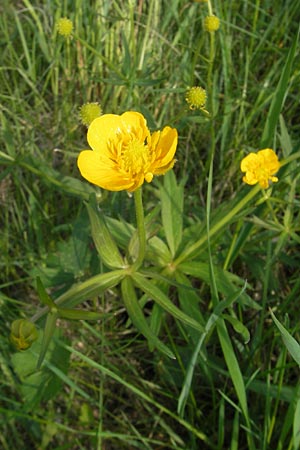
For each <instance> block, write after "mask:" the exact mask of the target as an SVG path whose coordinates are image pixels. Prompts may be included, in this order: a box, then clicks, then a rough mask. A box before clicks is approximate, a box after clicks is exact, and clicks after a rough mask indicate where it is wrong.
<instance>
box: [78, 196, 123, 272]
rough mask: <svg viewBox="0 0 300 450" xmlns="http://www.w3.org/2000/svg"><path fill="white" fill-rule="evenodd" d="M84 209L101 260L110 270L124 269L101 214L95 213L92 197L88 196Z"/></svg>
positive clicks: (95, 206) (95, 207) (94, 203)
mask: <svg viewBox="0 0 300 450" xmlns="http://www.w3.org/2000/svg"><path fill="white" fill-rule="evenodd" d="M86 207H87V210H88V213H89V217H90V222H91V229H92V236H93V240H94V243H95V246H96V249H97V251H98V253H99V255H100V258H101V260H102V261H103V263H104V264H105V265H106V266H107V267H109V268H110V269H117V268H121V267H124V265H125V263H124V261H123V259H122V256H121V255H120V252H119V249H118V247H117V245H116V243H115V241H114V239H113V238H112V236H111V234H110V232H109V230H108V228H107V225H106V223H105V221H104V218H103V216H102V214H101V212H100V211H97V205H96V200H95V197H94V196H92V195H91V196H90V200H89V203H87V204H86Z"/></svg>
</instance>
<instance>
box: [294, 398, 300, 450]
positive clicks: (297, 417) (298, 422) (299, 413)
mask: <svg viewBox="0 0 300 450" xmlns="http://www.w3.org/2000/svg"><path fill="white" fill-rule="evenodd" d="M299 430H300V398H298V399H297V403H296V408H295V414H294V420H293V437H294V450H298V449H299V447H300V432H299Z"/></svg>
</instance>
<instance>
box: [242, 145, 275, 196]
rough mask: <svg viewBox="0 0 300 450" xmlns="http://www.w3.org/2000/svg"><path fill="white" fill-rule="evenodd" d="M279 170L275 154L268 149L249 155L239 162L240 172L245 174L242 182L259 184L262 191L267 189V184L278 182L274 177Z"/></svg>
mask: <svg viewBox="0 0 300 450" xmlns="http://www.w3.org/2000/svg"><path fill="white" fill-rule="evenodd" d="M279 168H280V163H279V161H278V157H277V155H276V153H275V152H274V151H273V150H272V149H270V148H265V149H264V150H259V151H258V152H257V153H249V155H247V156H246V157H245V158H244V159H243V160H242V162H241V171H242V172H246V174H245V175H244V177H243V181H244V182H245V183H247V184H250V185H253V184H256V183H259V184H260V186H261V187H262V188H263V189H267V188H268V187H269V182H270V181H273V183H276V182H277V181H278V178H277V177H274V176H273V175H275V173H276V172H278V170H279Z"/></svg>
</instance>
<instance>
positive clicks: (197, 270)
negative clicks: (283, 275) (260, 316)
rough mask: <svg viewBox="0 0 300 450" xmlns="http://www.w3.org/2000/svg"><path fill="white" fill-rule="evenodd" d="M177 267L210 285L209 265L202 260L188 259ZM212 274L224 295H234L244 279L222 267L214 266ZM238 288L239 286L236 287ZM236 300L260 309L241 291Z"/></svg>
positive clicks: (259, 307) (259, 308)
mask: <svg viewBox="0 0 300 450" xmlns="http://www.w3.org/2000/svg"><path fill="white" fill-rule="evenodd" d="M178 269H180V271H181V272H183V273H185V274H186V275H191V276H193V277H195V278H198V279H199V280H203V281H205V283H207V284H208V285H210V272H209V265H208V263H205V262H203V261H190V262H188V261H187V262H183V263H180V264H179V265H178ZM214 275H215V278H216V284H217V288H218V291H219V292H221V293H222V294H223V295H225V296H226V297H231V296H234V295H235V293H236V292H237V287H236V286H235V284H237V285H238V286H240V285H242V284H244V283H245V282H244V280H243V279H241V278H240V277H238V276H236V275H234V274H232V273H230V272H228V271H227V270H223V269H222V268H218V267H214ZM238 289H239V287H238ZM238 301H239V303H240V304H242V305H247V306H249V307H251V308H253V309H255V310H261V306H260V305H259V304H258V303H257V302H255V301H253V300H252V299H251V297H249V295H247V294H246V293H245V292H244V289H243V291H242V292H241V293H240V294H239V297H238Z"/></svg>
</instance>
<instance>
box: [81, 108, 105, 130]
mask: <svg viewBox="0 0 300 450" xmlns="http://www.w3.org/2000/svg"><path fill="white" fill-rule="evenodd" d="M101 114H102V109H101V106H100V105H99V103H85V104H84V105H82V107H81V108H80V113H79V115H80V119H81V122H82V123H83V125H86V126H87V127H88V126H90V125H91V123H92V122H93V120H95V119H96V118H97V117H100V116H101Z"/></svg>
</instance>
